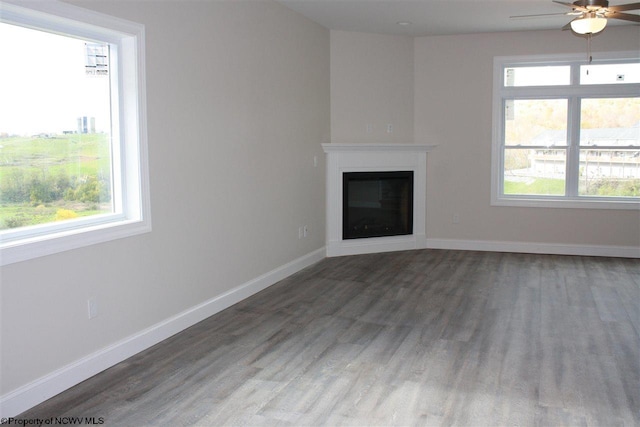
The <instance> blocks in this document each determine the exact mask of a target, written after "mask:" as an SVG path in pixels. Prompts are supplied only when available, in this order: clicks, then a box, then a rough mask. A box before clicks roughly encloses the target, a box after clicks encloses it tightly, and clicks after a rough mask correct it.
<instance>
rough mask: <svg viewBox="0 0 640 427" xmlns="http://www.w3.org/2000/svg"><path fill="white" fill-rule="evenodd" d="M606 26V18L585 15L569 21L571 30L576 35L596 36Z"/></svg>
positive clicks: (593, 14)
mask: <svg viewBox="0 0 640 427" xmlns="http://www.w3.org/2000/svg"><path fill="white" fill-rule="evenodd" d="M606 26H607V18H605V17H602V16H599V15H596V14H595V13H592V14H585V15H584V16H581V17H580V18H576V19H574V20H573V21H571V29H572V30H573V31H574V32H575V33H578V34H596V33H599V32H600V31H602V30H604V27H606Z"/></svg>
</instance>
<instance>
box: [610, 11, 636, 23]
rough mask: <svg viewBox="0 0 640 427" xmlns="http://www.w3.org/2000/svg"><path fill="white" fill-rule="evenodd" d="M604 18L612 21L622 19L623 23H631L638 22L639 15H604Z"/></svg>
mask: <svg viewBox="0 0 640 427" xmlns="http://www.w3.org/2000/svg"><path fill="white" fill-rule="evenodd" d="M604 17H605V18H612V19H622V20H624V21H631V22H640V15H634V14H632V13H618V12H613V13H605V15H604Z"/></svg>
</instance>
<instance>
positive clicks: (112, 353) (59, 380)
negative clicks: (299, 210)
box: [0, 248, 326, 418]
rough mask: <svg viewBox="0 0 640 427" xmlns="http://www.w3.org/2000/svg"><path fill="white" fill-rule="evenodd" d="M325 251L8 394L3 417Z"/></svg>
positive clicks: (0, 410) (1, 404)
mask: <svg viewBox="0 0 640 427" xmlns="http://www.w3.org/2000/svg"><path fill="white" fill-rule="evenodd" d="M325 251H326V249H325V248H321V249H318V250H315V251H313V252H311V253H309V254H307V255H305V256H302V257H300V258H298V259H295V260H293V261H291V262H289V263H287V264H285V265H283V266H280V267H278V268H276V269H274V270H272V271H270V272H268V273H266V274H263V275H262V276H259V277H257V278H255V279H253V280H250V281H249V282H247V283H244V284H242V285H240V286H237V287H235V288H233V289H231V290H229V291H227V292H225V293H224V294H222V295H219V296H217V297H214V298H212V299H210V300H208V301H205V302H203V303H202V304H199V305H197V306H195V307H192V308H190V309H188V310H185V311H183V312H182V313H179V314H177V315H175V316H173V317H170V318H168V319H166V320H164V321H162V322H160V323H157V324H155V325H153V326H151V327H149V328H147V329H144V330H142V331H140V332H138V333H137V334H134V335H132V336H129V337H127V338H125V339H123V340H121V341H119V342H116V343H114V344H112V345H110V346H108V347H106V348H104V349H102V350H100V351H97V352H95V353H92V354H89V355H87V356H85V357H83V358H82V359H80V360H77V361H75V362H73V363H70V364H69V365H66V366H64V367H62V368H60V369H58V370H56V371H53V372H51V373H49V374H47V375H45V376H43V377H41V378H39V379H37V380H35V381H33V382H31V383H29V384H26V385H24V386H22V387H20V388H18V389H16V390H14V391H12V392H9V393H7V394H5V395H4V396H2V397H0V418H8V417H15V416H16V415H18V414H20V413H22V412H24V411H26V410H27V409H29V408H32V407H34V406H36V405H37V404H39V403H42V402H44V401H45V400H47V399H49V398H51V397H53V396H55V395H56V394H58V393H61V392H63V391H64V390H66V389H68V388H70V387H73V386H74V385H76V384H78V383H80V382H82V381H84V380H86V379H88V378H90V377H92V376H94V375H96V374H97V373H99V372H102V371H104V370H105V369H107V368H110V367H111V366H113V365H115V364H117V363H119V362H122V361H123V360H125V359H127V358H129V357H131V356H133V355H135V354H136V353H139V352H141V351H143V350H145V349H147V348H149V347H151V346H153V345H155V344H157V343H159V342H161V341H163V340H165V339H167V338H169V337H170V336H172V335H175V334H176V333H178V332H180V331H182V330H184V329H186V328H188V327H190V326H192V325H195V324H196V323H198V322H200V321H202V320H204V319H206V318H207V317H210V316H212V315H214V314H216V313H218V312H220V311H222V310H224V309H226V308H228V307H230V306H232V305H234V304H236V303H238V302H240V301H242V300H243V299H245V298H248V297H250V296H251V295H253V294H255V293H257V292H260V291H262V290H264V289H266V288H268V287H269V286H271V285H273V284H275V283H277V282H278V281H280V280H282V279H284V278H286V277H288V276H290V275H292V274H294V273H296V272H298V271H300V270H302V269H303V268H306V267H308V266H310V265H312V264H314V263H316V262H318V261H321V260H322V259H324V257H325Z"/></svg>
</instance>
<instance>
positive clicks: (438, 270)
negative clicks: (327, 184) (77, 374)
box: [21, 250, 640, 426]
mask: <svg viewBox="0 0 640 427" xmlns="http://www.w3.org/2000/svg"><path fill="white" fill-rule="evenodd" d="M639 331H640V261H638V260H632V259H616V258H589V257H570V256H549V255H530V254H509V253H490V252H469V251H444V250H420V251H407V252H395V253H385V254H371V255H358V256H351V257H340V258H328V259H325V260H323V261H321V262H320V263H318V264H316V265H314V266H311V267H309V268H307V269H305V270H303V271H301V272H299V273H298V274H295V275H293V276H291V277H289V278H287V279H286V280H283V281H282V282H280V283H277V284H276V285H274V286H272V287H270V288H269V289H267V290H265V291H263V292H261V293H259V294H256V295H254V296H253V297H251V298H249V299H247V300H245V301H243V302H241V303H240V304H237V305H235V306H233V307H231V308H229V309H227V310H225V311H223V312H221V313H218V314H217V315H215V316H212V317H210V318H208V319H207V320H205V321H203V322H201V323H199V324H197V325H195V326H193V327H191V328H189V329H187V330H185V331H183V332H181V333H180V334H178V335H175V336H174V337H172V338H170V339H168V340H165V341H163V342H162V343H160V344H158V345H156V346H154V347H152V348H150V349H148V350H146V351H144V352H142V353H140V354H138V355H136V356H135V357H132V358H130V359H128V360H126V361H124V362H122V363H120V364H118V365H116V366H114V367H112V368H110V369H108V370H106V371H105V372H103V373H101V374H99V375H97V376H95V377H93V378H91V379H89V380H87V381H85V382H83V383H82V384H79V385H77V386H76V387H73V388H72V389H70V390H67V391H66V392H64V393H62V394H60V395H58V396H56V397H55V398H53V399H50V400H49V401H47V402H44V403H42V404H41V405H39V406H37V407H35V408H33V409H31V410H30V411H28V412H26V413H24V414H22V415H21V417H23V418H45V417H51V416H54V417H56V416H57V417H62V416H83V417H84V416H88V417H103V418H104V421H105V424H106V425H122V426H143V425H153V426H177V425H204V426H220V425H247V426H248V425H268V426H271V425H285V426H286V425H294V426H300V425H328V426H338V425H385V426H386V425H421V426H431V425H433V426H440V425H446V426H448V425H461V426H482V425H491V426H493V425H509V426H511V425H520V426H529V425H541V426H556V425H579V426H618V425H625V426H633V425H635V426H638V425H640V338H639Z"/></svg>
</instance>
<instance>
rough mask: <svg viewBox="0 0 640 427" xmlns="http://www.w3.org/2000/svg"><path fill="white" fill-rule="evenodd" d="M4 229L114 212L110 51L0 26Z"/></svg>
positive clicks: (0, 225) (0, 207)
mask: <svg viewBox="0 0 640 427" xmlns="http://www.w3.org/2000/svg"><path fill="white" fill-rule="evenodd" d="M0 57H1V58H2V61H3V66H2V67H0V93H2V96H1V97H0V117H1V118H2V120H0V229H8V228H18V227H23V226H30V225H37V224H44V223H51V222H55V221H63V220H69V219H73V218H78V217H86V216H91V215H97V214H102V213H111V212H113V204H112V187H113V186H112V173H111V171H112V164H111V135H110V132H111V121H110V115H111V113H110V110H111V108H110V87H109V86H110V85H109V83H110V82H109V80H110V79H109V47H108V45H100V44H95V43H87V42H85V41H84V40H79V39H76V38H72V37H67V36H60V35H55V34H51V33H46V32H43V31H37V30H32V29H27V28H22V27H18V26H13V25H8V24H3V23H0Z"/></svg>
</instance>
